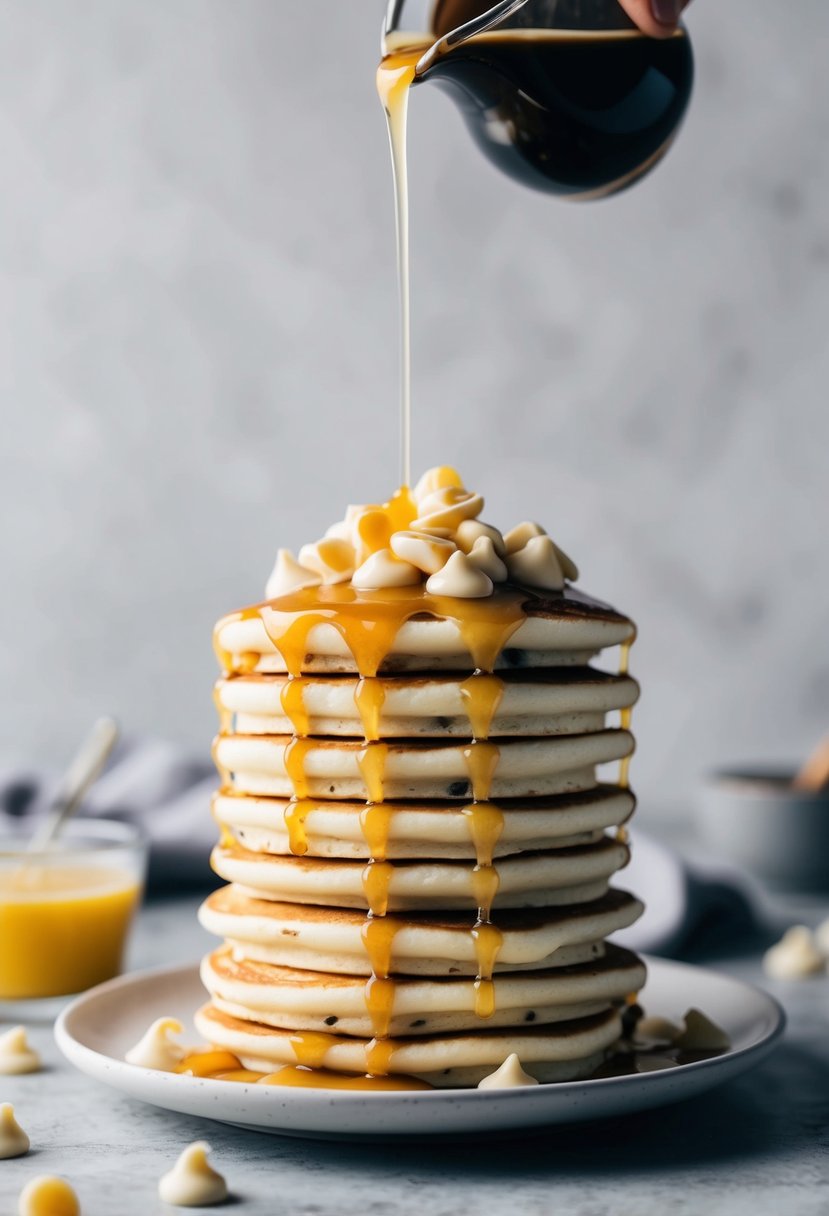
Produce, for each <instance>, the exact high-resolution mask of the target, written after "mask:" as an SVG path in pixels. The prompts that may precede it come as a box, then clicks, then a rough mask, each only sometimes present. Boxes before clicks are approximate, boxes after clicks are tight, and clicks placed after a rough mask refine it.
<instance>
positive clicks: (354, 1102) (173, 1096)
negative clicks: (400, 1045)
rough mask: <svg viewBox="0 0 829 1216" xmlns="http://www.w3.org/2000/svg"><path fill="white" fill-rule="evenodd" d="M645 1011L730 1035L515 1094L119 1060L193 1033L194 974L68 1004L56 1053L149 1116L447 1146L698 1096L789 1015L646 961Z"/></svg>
mask: <svg viewBox="0 0 829 1216" xmlns="http://www.w3.org/2000/svg"><path fill="white" fill-rule="evenodd" d="M646 961H647V963H648V982H647V985H646V987H645V989H644V991H643V994H642V998H641V999H642V1002H643V1004H644V1005H645V1008H646V1009H647V1010H648V1012H649V1013H654V1014H657V1013H658V1014H662V1015H664V1016H666V1017H672V1018H674V1019H678V1018H679V1017H680V1016H681V1015H682V1014H683V1013H684V1012H685V1010H686V1009H688V1008H689V1007H691V1006H696V1007H698V1008H702V1009H703V1010H705V1012H706V1013H707V1014H708V1015H709V1016H710V1017H712V1018H713V1019H714V1020H715V1021H716V1022H718V1023H719V1024H720V1025H721V1026H722V1027H723V1028H724V1029H725V1030H726V1031H727V1032H728V1034H729V1036H730V1038H731V1041H732V1044H733V1046H732V1048H731V1049H730V1050H729V1051H727V1052H725V1053H724V1054H723V1055H721V1056H717V1057H715V1058H713V1059H708V1060H701V1061H698V1062H697V1063H694V1064H687V1065H684V1066H683V1067H681V1068H679V1067H677V1068H670V1069H665V1070H664V1071H660V1072H653V1073H646V1074H643V1075H637V1076H623V1077H609V1078H606V1079H601V1080H592V1081H571V1082H561V1083H558V1084H553V1085H540V1086H538V1087H535V1086H533V1087H531V1088H527V1089H520V1090H503V1091H497V1090H488V1091H479V1090H474V1089H473V1090H437V1091H432V1092H419V1091H418V1092H402V1093H376V1094H375V1093H364V1092H363V1093H360V1092H356V1093H355V1092H354V1091H345V1092H344V1091H338V1090H330V1089H327V1090H326V1089H318V1090H305V1089H279V1088H276V1087H267V1088H266V1087H263V1086H257V1085H246V1084H242V1083H239V1082H228V1081H213V1080H207V1079H204V1078H200V1077H184V1076H177V1075H176V1074H172V1073H162V1072H154V1071H152V1070H150V1069H146V1068H137V1067H135V1066H134V1065H131V1064H127V1063H125V1062H124V1059H123V1055H124V1052H125V1051H126V1050H127V1049H128V1048H129V1047H130V1046H131V1045H132V1044H133V1043H135V1042H136V1041H137V1040H138V1039H139V1038H140V1037H141V1035H142V1034H143V1032H144V1030H146V1028H147V1026H148V1025H149V1024H150V1022H152V1021H153V1020H154V1019H155V1018H157V1017H162V1016H164V1015H168V1014H169V1015H171V1016H174V1017H177V1018H179V1019H180V1020H181V1021H182V1022H183V1024H184V1025H185V1027H192V1015H193V1013H194V1011H195V1009H196V1008H197V1007H198V1006H199V1005H200V1004H201V1002H202V1001H203V999H204V992H203V989H202V987H201V983H200V981H199V975H198V968H197V967H195V966H185V967H182V966H174V967H164V968H159V969H156V970H152V971H144V972H137V973H132V974H128V975H124V976H121V977H120V978H118V979H115V980H110V981H109V982H108V983H106V984H101V985H99V986H98V987H97V988H92V989H90V991H89V992H86V993H84V994H83V996H80V997H78V998H77V999H76V1000H74V1001H73V1002H72V1004H71V1005H69V1006H68V1007H67V1008H66V1009H65V1010H64V1011H63V1013H62V1014H61V1016H60V1017H59V1019H58V1021H57V1023H56V1025H55V1038H56V1041H57V1044H58V1047H59V1048H60V1050H61V1051H62V1052H63V1054H64V1055H65V1056H66V1058H67V1059H68V1060H69V1061H70V1062H71V1063H72V1064H74V1065H75V1067H76V1068H78V1069H79V1070H80V1071H81V1072H83V1073H85V1074H86V1075H87V1076H89V1077H92V1078H94V1079H95V1080H97V1081H101V1082H103V1083H104V1084H105V1085H109V1086H110V1087H111V1088H113V1089H116V1090H119V1091H120V1092H121V1093H125V1094H129V1095H130V1096H132V1097H135V1098H138V1099H140V1100H141V1101H143V1102H147V1103H150V1104H151V1105H153V1106H159V1107H162V1108H164V1109H166V1110H171V1111H177V1112H179V1113H180V1114H186V1115H195V1116H197V1117H201V1118H207V1119H215V1120H218V1121H219V1122H222V1123H231V1124H234V1125H236V1126H239V1127H245V1128H250V1129H253V1130H256V1131H261V1132H270V1133H274V1134H280V1135H288V1136H309V1137H316V1138H332V1139H349V1138H359V1137H362V1136H374V1137H376V1136H392V1137H393V1136H400V1135H405V1136H435V1135H440V1136H445V1135H452V1134H456V1135H471V1134H481V1133H484V1134H486V1133H495V1132H498V1133H504V1132H510V1131H516V1132H517V1131H521V1130H526V1129H530V1128H534V1127H535V1128H541V1127H545V1126H549V1125H552V1124H566V1123H579V1122H583V1121H585V1120H590V1119H602V1118H611V1117H615V1116H618V1115H622V1114H629V1113H631V1112H634V1111H641V1110H647V1109H650V1108H653V1107H658V1106H664V1105H668V1104H670V1103H673V1102H679V1101H683V1100H684V1099H686V1098H692V1097H696V1096H697V1095H699V1094H702V1093H704V1092H706V1091H707V1090H709V1089H713V1088H714V1087H716V1086H718V1085H721V1084H722V1083H724V1082H725V1081H728V1080H731V1079H732V1078H733V1077H736V1076H738V1075H739V1074H740V1073H743V1072H745V1071H747V1070H748V1069H749V1068H753V1067H754V1066H755V1065H756V1064H758V1063H759V1062H760V1060H762V1059H763V1057H764V1056H766V1055H767V1054H768V1053H769V1052H770V1051H771V1050H772V1049H773V1047H774V1045H775V1043H776V1042H777V1041H778V1040H779V1039H780V1036H781V1035H782V1033H783V1029H784V1026H785V1014H784V1013H783V1010H782V1008H781V1007H780V1005H778V1003H777V1002H776V1001H775V1000H774V999H773V998H772V997H770V996H768V994H767V993H765V992H762V991H761V990H760V989H758V988H754V987H752V986H751V985H750V984H746V983H744V982H743V981H742V980H737V979H735V978H733V977H732V976H728V975H724V974H721V973H719V972H715V971H709V970H707V969H704V968H702V967H695V966H690V965H688V964H685V963H675V962H670V961H667V960H665V959H657V958H650V959H647V960H646Z"/></svg>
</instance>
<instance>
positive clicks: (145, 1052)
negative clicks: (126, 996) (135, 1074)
mask: <svg viewBox="0 0 829 1216" xmlns="http://www.w3.org/2000/svg"><path fill="white" fill-rule="evenodd" d="M183 1032H184V1027H183V1026H182V1024H181V1022H180V1021H179V1020H178V1018H171V1017H166V1018H157V1019H156V1020H155V1021H154V1022H153V1024H152V1026H150V1027H149V1029H148V1030H146V1031H145V1032H144V1034H143V1036H142V1037H141V1039H140V1040H139V1041H138V1042H137V1043H136V1044H135V1046H134V1047H131V1048H130V1049H129V1051H128V1052H127V1054H126V1055H125V1056H124V1059H125V1060H126V1061H127V1063H128V1064H135V1065H136V1066H137V1067H138V1068H154V1069H156V1071H158V1072H175V1069H176V1067H177V1065H179V1064H180V1063H181V1061H182V1060H183V1059H184V1056H185V1054H186V1049H185V1048H184V1047H183V1046H182V1045H181V1043H176V1042H174V1041H173V1039H171V1038H170V1036H171V1035H173V1034H183Z"/></svg>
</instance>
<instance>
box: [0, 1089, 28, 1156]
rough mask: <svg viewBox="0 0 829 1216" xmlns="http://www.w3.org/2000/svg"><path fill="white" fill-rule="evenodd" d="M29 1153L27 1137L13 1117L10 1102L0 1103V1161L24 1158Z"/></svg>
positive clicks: (12, 1108)
mask: <svg viewBox="0 0 829 1216" xmlns="http://www.w3.org/2000/svg"><path fill="white" fill-rule="evenodd" d="M28 1151H29V1137H28V1136H27V1135H26V1133H25V1132H24V1130H23V1128H22V1127H21V1126H20V1124H19V1123H18V1122H17V1120H16V1119H15V1117H14V1107H13V1106H12V1105H11V1103H10V1102H3V1103H0V1161H7V1160H9V1158H11V1157H24V1156H25V1155H26V1153H28Z"/></svg>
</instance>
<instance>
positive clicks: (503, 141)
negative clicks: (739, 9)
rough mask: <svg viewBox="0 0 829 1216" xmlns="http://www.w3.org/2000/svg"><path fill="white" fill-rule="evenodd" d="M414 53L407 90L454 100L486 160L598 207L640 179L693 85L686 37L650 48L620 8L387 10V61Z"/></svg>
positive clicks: (399, 1) (405, 5) (426, 2)
mask: <svg viewBox="0 0 829 1216" xmlns="http://www.w3.org/2000/svg"><path fill="white" fill-rule="evenodd" d="M415 47H417V48H420V47H422V48H423V52H424V53H423V56H422V57H421V59H420V60H419V61H418V65H417V74H416V76H415V83H416V84H418V83H421V82H424V81H428V80H431V81H434V83H435V84H439V85H440V86H441V88H443V89H444V91H446V92H447V93H449V94H450V96H452V97H453V98H454V99H455V101H456V103H457V104H458V105H459V107H460V109H461V112H462V114H463V116H464V118H465V120H466V124H467V127H468V129H469V131H470V133H471V135H472V137H473V139H474V140H475V142H476V143H477V145H478V147H479V148H480V149H481V151H482V152H483V153H484V155H485V156H487V157H488V158H489V160H491V161H492V162H493V163H494V164H495V165H497V166H498V168H499V169H501V170H502V171H503V172H505V173H507V174H509V175H510V176H511V177H514V178H516V179H517V180H518V181H520V182H523V183H524V184H525V185H528V186H533V187H535V188H537V189H540V190H545V191H548V192H550V193H552V194H557V195H561V196H564V197H566V198H570V199H594V198H605V197H607V196H609V195H611V194H615V193H616V192H617V191H619V190H623V189H625V188H626V187H627V186H630V185H632V184H633V183H634V182H636V181H638V180H639V179H640V178H642V177H643V176H644V175H645V174H646V173H648V172H649V171H650V170H651V169H652V168H653V167H654V165H656V164H657V163H658V162H659V161H660V160H661V159H662V157H663V156H664V155H665V153H666V152H667V151H668V149H669V148H670V146H671V144H672V142H673V140H674V137H675V135H676V133H677V131H678V129H679V126H680V123H681V122H682V118H683V116H684V114H685V111H686V109H687V106H688V101H689V99H690V96H691V89H692V85H693V76H694V64H693V55H692V52H691V44H690V39H689V38H688V35H687V33H686V31H685V29H684V28H683V27H680V28H679V30H678V31H677V33H676V34H675V35H674V36H673V37H671V38H667V39H663V40H658V39H654V38H648V37H646V36H645V35H644V34H642V33H641V32H640V31H639V30H638V29H637V28H636V27H635V26H634V24H633V23H632V22H631V21H630V19H629V18H628V16H627V14H626V13H625V12H624V10H623V9H622V8H621V6H620V5H619V4H618V3H617V0H501V3H499V4H496V5H494V6H493V4H492V3H491V0H391V3H390V5H389V9H388V12H387V16H386V24H385V29H384V38H383V50H384V53H391V52H392V51H400V50H402V49H404V48H415Z"/></svg>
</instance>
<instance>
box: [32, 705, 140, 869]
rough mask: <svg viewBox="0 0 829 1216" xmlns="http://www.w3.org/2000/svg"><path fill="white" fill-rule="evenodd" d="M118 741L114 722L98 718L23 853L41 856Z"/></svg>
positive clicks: (68, 817)
mask: <svg viewBox="0 0 829 1216" xmlns="http://www.w3.org/2000/svg"><path fill="white" fill-rule="evenodd" d="M117 739H118V723H117V722H116V721H115V719H114V718H99V719H98V721H97V722H96V723H95V724H94V726H93V727H92V730H91V731H90V732H89V734H88V735H87V737H86V738H85V739H84V741H83V743H82V744H81V746H80V748H79V749H78V751H77V752H76V754H75V757H74V759H73V760H72V762H71V764H70V765H69V767H68V768H67V770H66V772H65V773H64V775H63V777H62V779H61V782H60V785H59V786H58V788H57V792H56V793H55V796H54V798H53V799H52V805H51V806H50V808H49V812H48V814H47V816H46V818H45V819H44V821H43V823H42V824H40V826H39V827H38V828H37V829H36V831H35V833H34V835H33V836H32V838H31V840H30V841H29V843H28V845H27V848H26V852H27V853H44V852H46V850H47V849H48V848H49V846H50V845H51V844H52V843H53V842H54V841H55V839H56V838H57V836H58V834H59V833H60V830H61V828H62V827H63V825H64V824H65V823H66V821H67V819H70V818H71V817H72V815H74V814H75V811H76V810H77V809H78V807H79V806H80V805H81V803H82V802H83V800H84V798H85V797H86V794H87V793H88V791H89V789H90V787H91V786H92V785H93V784H94V782H95V781H97V780H98V777H100V775H101V772H102V770H103V767H104V765H105V764H106V762H107V760H108V759H109V756H110V753H111V752H112V749H113V747H114V746H115V744H116V741H117Z"/></svg>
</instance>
